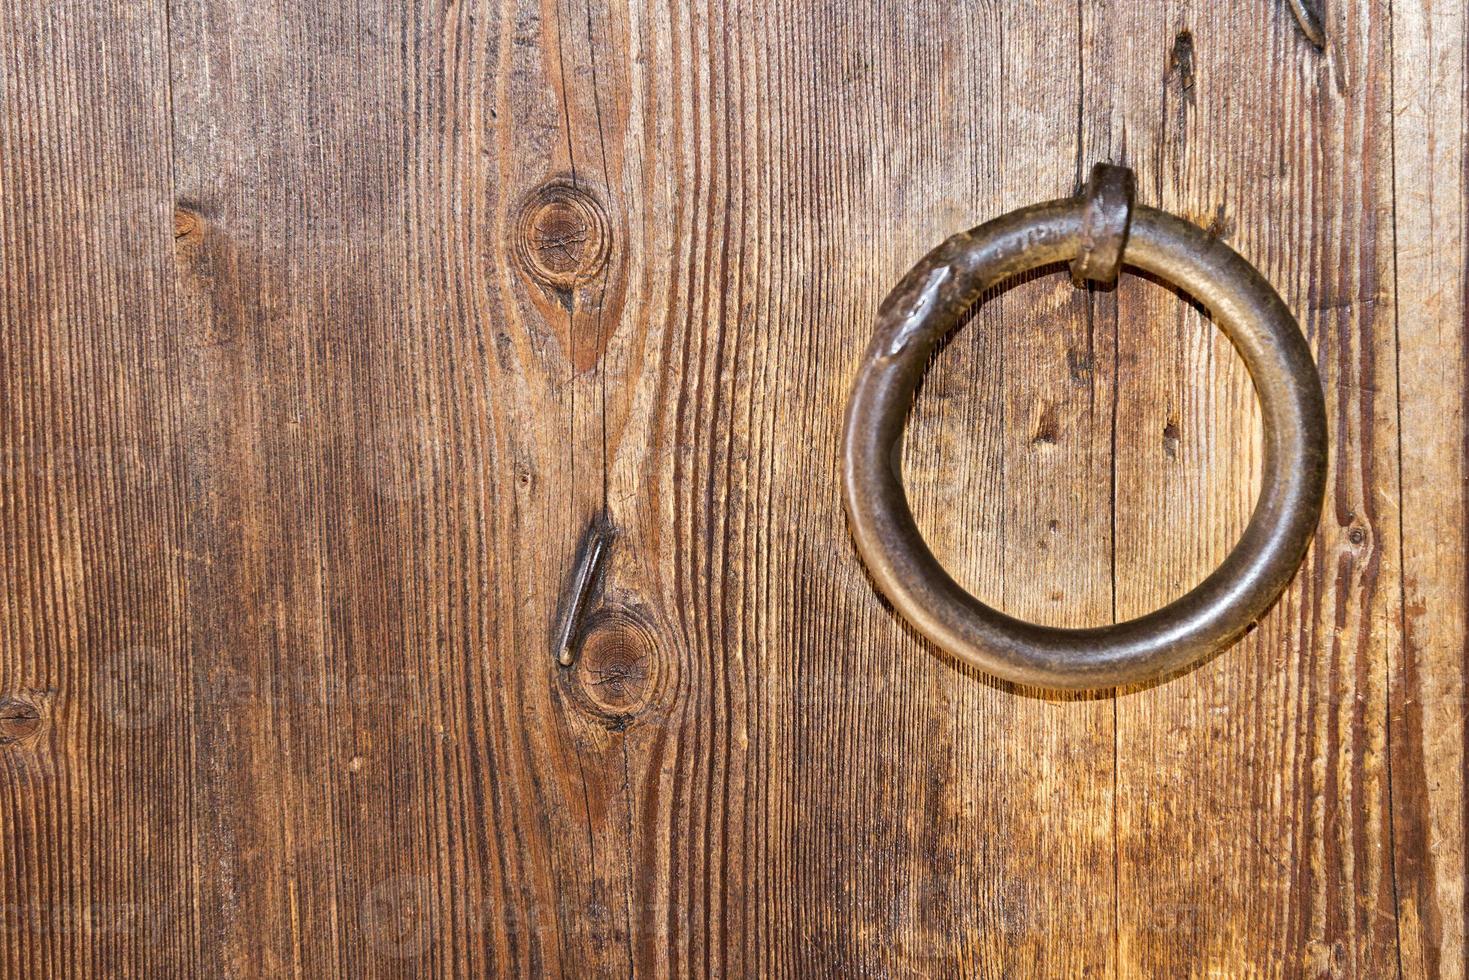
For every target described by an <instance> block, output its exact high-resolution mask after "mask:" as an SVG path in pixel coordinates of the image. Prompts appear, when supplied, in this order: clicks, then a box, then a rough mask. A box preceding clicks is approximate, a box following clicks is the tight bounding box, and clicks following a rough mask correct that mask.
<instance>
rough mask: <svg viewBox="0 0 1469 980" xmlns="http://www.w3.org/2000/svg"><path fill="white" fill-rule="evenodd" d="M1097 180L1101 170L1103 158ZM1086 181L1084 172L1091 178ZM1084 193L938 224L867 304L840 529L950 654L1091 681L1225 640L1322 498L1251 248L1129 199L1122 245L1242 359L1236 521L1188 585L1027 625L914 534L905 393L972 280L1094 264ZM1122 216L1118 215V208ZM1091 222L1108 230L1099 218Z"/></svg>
mask: <svg viewBox="0 0 1469 980" xmlns="http://www.w3.org/2000/svg"><path fill="white" fill-rule="evenodd" d="M1101 176H1102V177H1103V178H1104V180H1103V182H1102V184H1101V185H1100V186H1108V185H1110V186H1113V187H1114V188H1115V187H1116V181H1117V178H1118V175H1117V174H1115V173H1111V174H1108V173H1107V172H1105V171H1104V172H1103V173H1102V175H1101ZM1093 186H1099V185H1098V184H1097V183H1096V182H1094V185H1093ZM1093 200H1095V198H1094V197H1093V198H1092V199H1091V200H1089V199H1088V197H1085V196H1084V197H1078V198H1073V199H1067V200H1060V201H1052V202H1049V203H1045V204H1038V205H1035V206H1033V207H1028V208H1023V209H1021V210H1018V211H1013V212H1011V213H1009V214H1007V215H1004V216H1003V217H1000V218H997V219H995V220H993V221H990V222H987V223H985V224H983V225H980V226H979V227H977V228H974V229H973V230H971V231H968V232H963V233H960V234H958V235H955V236H953V237H952V238H950V239H949V240H948V241H946V242H944V243H943V244H942V245H940V246H939V247H938V248H936V249H934V250H933V251H932V252H930V253H929V254H928V255H927V256H925V257H924V259H923V260H922V261H921V262H919V263H918V265H917V266H915V267H914V268H913V269H912V270H911V271H910V272H909V273H908V274H907V275H906V276H904V277H903V279H902V281H901V282H899V283H898V285H897V287H896V288H895V289H894V290H893V291H892V292H891V293H890V294H889V295H888V297H887V299H886V300H885V301H884V302H883V304H882V306H881V307H880V308H879V311H878V317H877V329H876V332H875V334H874V336H873V338H872V341H871V344H870V346H869V347H868V350H867V354H866V357H865V359H864V361H863V363H862V366H861V369H860V371H859V373H858V376H857V380H856V383H855V385H854V387H853V390H852V395H851V400H850V402H849V404H848V408H847V418H846V433H845V447H844V459H843V482H844V490H845V496H846V503H847V513H848V516H849V518H850V522H851V528H852V533H853V535H854V537H855V539H856V542H857V545H858V548H859V550H860V551H861V554H862V557H863V559H864V561H865V562H866V563H867V567H868V568H869V569H870V570H871V572H872V575H873V577H874V579H875V580H876V583H877V585H878V587H879V588H880V589H881V590H882V591H883V592H884V593H885V594H886V595H887V596H888V598H889V599H890V600H891V601H892V602H893V604H894V605H895V606H896V607H897V609H898V610H899V612H901V613H902V614H903V615H904V616H905V617H906V618H907V619H908V620H909V621H910V622H911V623H913V625H914V626H916V627H917V628H918V629H919V630H921V631H922V632H923V633H924V635H926V636H927V637H928V638H929V639H931V640H932V641H933V642H935V643H936V644H938V645H939V646H940V647H942V648H943V649H945V650H947V651H949V652H950V653H951V654H953V655H954V656H957V657H959V658H960V659H962V660H965V661H967V662H969V663H971V664H973V665H975V666H977V667H979V668H981V669H983V670H985V671H986V672H988V673H990V674H993V675H995V676H997V677H1000V678H1003V679H1005V680H1009V681H1013V682H1016V683H1023V684H1031V685H1038V686H1042V687H1051V688H1068V689H1093V688H1104V687H1113V686H1120V685H1130V684H1138V683H1146V682H1150V681H1154V680H1158V679H1160V678H1164V677H1167V676H1170V675H1172V674H1175V673H1177V672H1180V671H1182V670H1185V669H1187V668H1189V667H1191V666H1193V665H1195V664H1197V663H1198V662H1200V661H1201V660H1203V659H1205V658H1207V657H1209V656H1211V655H1213V654H1215V653H1217V652H1219V651H1220V650H1222V649H1224V648H1226V647H1227V646H1229V645H1230V644H1232V643H1233V642H1234V641H1235V640H1236V639H1238V638H1239V637H1240V636H1241V635H1242V634H1243V633H1245V631H1246V630H1248V629H1249V628H1250V627H1251V626H1252V625H1253V624H1254V623H1255V622H1257V621H1258V620H1259V618H1260V617H1261V616H1262V615H1264V614H1265V612H1266V610H1267V609H1268V608H1269V607H1270V605H1271V604H1272V603H1273V602H1274V601H1275V599H1276V598H1277V597H1278V596H1279V595H1280V593H1281V591H1282V590H1283V589H1284V588H1285V586H1286V584H1287V583H1288V582H1289V581H1290V579H1291V577H1292V576H1293V575H1294V574H1295V570H1296V568H1297V566H1298V565H1299V564H1300V561H1301V558H1302V557H1303V556H1304V554H1305V551H1306V547H1307V544H1308V543H1309V542H1310V540H1311V536H1312V534H1313V533H1314V531H1315V528H1316V523H1317V520H1318V518H1319V516H1320V512H1321V504H1322V494H1323V491H1324V488H1325V480H1326V461H1327V436H1326V415H1325V408H1324V402H1323V398H1322V392H1321V382H1320V379H1319V377H1318V375H1317V372H1316V366H1315V362H1314V361H1313V359H1312V356H1311V351H1310V348H1309V347H1308V346H1307V344H1306V341H1305V339H1304V338H1303V337H1302V335H1301V331H1300V328H1299V327H1298V326H1297V324H1296V321H1295V318H1294V317H1293V316H1292V315H1291V313H1290V311H1289V310H1288V309H1287V308H1286V306H1285V304H1284V303H1283V302H1282V301H1281V299H1280V297H1279V295H1278V294H1277V293H1276V292H1275V290H1274V289H1273V288H1272V287H1271V286H1270V284H1269V283H1268V282H1266V281H1265V280H1264V278H1262V277H1261V276H1260V274H1259V273H1258V272H1256V271H1255V269H1254V267H1252V266H1251V265H1250V264H1249V263H1248V262H1246V261H1245V260H1244V259H1242V258H1241V257H1240V256H1239V255H1238V254H1236V253H1235V252H1234V251H1233V250H1232V249H1230V248H1229V247H1228V246H1227V245H1225V244H1224V243H1223V242H1221V241H1219V240H1218V239H1217V238H1215V237H1213V236H1211V235H1209V234H1207V233H1205V232H1204V231H1203V230H1201V229H1199V228H1197V227H1195V226H1194V225H1192V224H1189V223H1188V222H1186V221H1183V220H1181V219H1179V218H1175V217H1173V216H1171V215H1168V214H1165V213H1164V212H1161V211H1158V210H1155V209H1153V208H1149V207H1143V206H1137V207H1134V208H1133V209H1132V220H1131V233H1130V235H1129V236H1128V237H1127V240H1126V243H1125V246H1124V247H1123V249H1122V260H1123V262H1125V263H1126V264H1128V265H1131V266H1135V267H1137V268H1138V269H1141V270H1143V271H1145V272H1149V273H1152V274H1154V275H1156V276H1158V277H1160V278H1162V279H1164V280H1167V281H1169V282H1172V283H1174V284H1176V285H1177V286H1179V287H1181V288H1182V289H1183V290H1185V291H1186V292H1188V293H1189V294H1191V295H1192V296H1193V297H1194V298H1196V299H1197V300H1199V301H1200V302H1201V303H1203V304H1204V305H1205V306H1206V307H1207V308H1208V309H1209V310H1210V311H1211V312H1212V314H1213V316H1214V319H1215V321H1216V322H1217V323H1218V324H1219V326H1220V327H1221V328H1222V329H1223V330H1224V331H1225V333H1226V334H1227V335H1228V336H1229V338H1230V340H1231V341H1232V342H1233V344H1234V346H1235V348H1236V349H1237V350H1238V351H1239V354H1240V356H1241V358H1243V360H1244V362H1245V365H1246V366H1247V367H1248V369H1249V372H1250V375H1251V377H1252V378H1253V380H1254V383H1255V390H1256V394H1257V396H1258V398H1259V400H1260V407H1261V411H1262V416H1263V421H1264V466H1263V480H1262V487H1261V491H1260V496H1259V499H1258V501H1257V503H1256V505H1255V510H1254V513H1253V514H1252V516H1251V518H1250V522H1249V525H1248V526H1247V527H1246V529H1245V532H1244V534H1243V536H1242V537H1241V538H1240V540H1239V542H1238V543H1237V544H1236V545H1235V547H1234V549H1233V550H1232V551H1231V552H1230V553H1229V555H1228V556H1227V557H1226V558H1225V560H1224V562H1223V563H1222V564H1221V565H1220V566H1219V568H1218V569H1216V570H1215V571H1214V572H1213V573H1212V574H1211V575H1209V576H1208V577H1207V578H1206V579H1204V581H1203V582H1201V583H1200V584H1199V585H1198V586H1197V587H1195V588H1194V589H1193V590H1192V591H1190V592H1189V593H1187V594H1186V595H1184V596H1183V597H1181V598H1179V599H1177V600H1176V601H1174V602H1172V603H1169V604H1168V605H1166V606H1164V607H1162V608H1160V609H1157V610H1155V611H1154V612H1151V613H1149V614H1147V615H1144V616H1140V617H1138V618H1136V619H1132V620H1129V621H1126V622H1122V623H1116V624H1113V625H1110V626H1102V627H1095V628H1086V629H1061V628H1053V627H1046V626H1039V625H1036V624H1033V623H1028V622H1024V621H1022V620H1019V619H1016V618H1014V617H1012V616H1008V615H1006V614H1005V613H1002V612H1000V611H999V610H996V609H993V608H991V607H989V606H987V605H985V604H984V603H983V602H980V601H979V600H978V599H976V598H975V597H974V596H972V595H970V594H969V593H968V592H966V591H965V590H964V589H963V588H961V587H960V586H959V585H958V584H957V583H956V582H955V581H954V579H953V578H952V577H951V576H950V575H949V573H948V572H947V571H945V569H944V568H943V567H942V566H941V565H940V564H939V562H938V560H937V559H935V558H934V556H933V553H932V552H931V551H930V549H929V547H928V545H927V544H926V543H925V542H924V540H923V537H922V535H921V534H920V533H919V531H918V527H917V525H916V524H915V522H914V520H913V514H912V511H911V510H910V508H909V506H908V500H907V496H906V494H905V492H904V490H903V483H902V473H901V451H900V450H901V444H902V436H903V430H904V427H905V425H906V422H907V415H908V411H909V408H910V406H911V404H912V399H913V393H914V390H915V389H916V387H917V385H918V382H919V379H920V378H921V377H922V375H923V372H924V368H925V365H926V364H927V362H928V359H929V355H930V354H931V353H932V352H933V349H934V346H935V344H936V343H937V342H938V341H939V340H940V339H941V338H942V337H943V336H944V335H945V334H947V333H948V332H949V331H950V330H951V329H953V328H954V327H955V326H956V325H957V324H958V322H959V321H960V319H961V318H963V316H964V315H965V313H966V311H967V310H968V309H969V307H970V306H971V305H972V304H973V303H974V302H975V300H977V299H978V297H979V296H980V294H981V293H982V292H983V291H984V290H986V289H988V288H990V287H991V286H994V285H997V284H1000V283H1003V282H1004V281H1006V280H1007V279H1009V278H1011V277H1013V276H1015V275H1018V274H1019V273H1022V272H1025V271H1028V270H1031V269H1035V268H1038V267H1041V266H1046V265H1050V264H1054V263H1058V262H1067V261H1071V260H1074V259H1077V258H1078V256H1082V255H1085V256H1086V257H1085V258H1084V259H1083V265H1084V267H1085V268H1086V269H1088V270H1089V272H1090V273H1095V272H1096V271H1097V270H1098V269H1101V270H1102V271H1105V267H1106V251H1107V242H1106V241H1105V240H1102V239H1097V238H1096V236H1095V235H1094V234H1093V228H1092V225H1091V222H1093V221H1094V220H1095V219H1096V216H1097V215H1098V214H1099V213H1101V214H1110V215H1111V216H1112V223H1111V225H1110V227H1112V228H1113V229H1114V237H1113V240H1114V241H1115V240H1117V238H1120V235H1118V234H1117V233H1116V230H1117V228H1118V224H1117V220H1116V219H1117V210H1116V208H1115V207H1114V208H1109V209H1103V210H1101V211H1100V212H1099V211H1098V209H1097V208H1095V207H1094V205H1093V203H1092V201H1093ZM1121 227H1123V228H1125V227H1126V222H1125V221H1124V222H1122V225H1121ZM1104 238H1105V236H1104Z"/></svg>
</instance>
